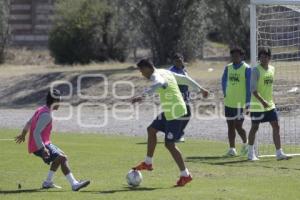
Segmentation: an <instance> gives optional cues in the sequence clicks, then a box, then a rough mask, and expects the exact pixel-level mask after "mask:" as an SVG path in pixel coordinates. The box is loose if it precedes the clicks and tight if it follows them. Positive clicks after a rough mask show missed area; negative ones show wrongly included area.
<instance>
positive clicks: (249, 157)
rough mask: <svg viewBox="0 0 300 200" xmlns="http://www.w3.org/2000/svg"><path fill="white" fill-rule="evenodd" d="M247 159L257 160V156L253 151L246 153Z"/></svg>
mask: <svg viewBox="0 0 300 200" xmlns="http://www.w3.org/2000/svg"><path fill="white" fill-rule="evenodd" d="M248 160H249V161H257V160H259V158H258V157H256V155H255V154H254V153H248Z"/></svg>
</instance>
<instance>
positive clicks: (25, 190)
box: [0, 188, 62, 194]
mask: <svg viewBox="0 0 300 200" xmlns="http://www.w3.org/2000/svg"><path fill="white" fill-rule="evenodd" d="M36 192H62V191H61V190H46V189H42V188H38V189H24V190H0V194H20V193H36Z"/></svg>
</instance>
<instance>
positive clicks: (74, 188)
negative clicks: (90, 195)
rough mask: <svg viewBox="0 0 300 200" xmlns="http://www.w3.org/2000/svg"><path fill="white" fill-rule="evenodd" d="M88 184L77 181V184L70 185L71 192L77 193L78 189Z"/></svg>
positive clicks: (88, 182)
mask: <svg viewBox="0 0 300 200" xmlns="http://www.w3.org/2000/svg"><path fill="white" fill-rule="evenodd" d="M89 184H90V181H79V182H78V183H76V184H74V185H72V190H73V191H79V190H80V189H82V188H84V187H86V186H88V185H89Z"/></svg>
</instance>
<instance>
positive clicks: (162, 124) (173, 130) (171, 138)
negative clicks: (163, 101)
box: [149, 112, 191, 143]
mask: <svg viewBox="0 0 300 200" xmlns="http://www.w3.org/2000/svg"><path fill="white" fill-rule="evenodd" d="M190 116H191V114H190V112H188V113H187V115H185V116H183V117H181V118H179V119H174V120H170V121H168V120H166V117H165V114H164V113H161V114H159V115H158V116H157V117H156V118H155V120H154V121H153V122H152V124H151V125H150V126H149V127H152V128H155V129H156V130H159V131H161V132H164V133H165V142H171V143H174V142H176V141H178V140H179V139H180V138H181V137H182V136H183V135H184V129H185V127H186V125H187V123H188V122H189V120H190Z"/></svg>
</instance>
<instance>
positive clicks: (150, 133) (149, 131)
mask: <svg viewBox="0 0 300 200" xmlns="http://www.w3.org/2000/svg"><path fill="white" fill-rule="evenodd" d="M147 132H148V135H154V134H156V132H157V131H156V129H154V128H152V127H151V126H149V127H148V128H147Z"/></svg>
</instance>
